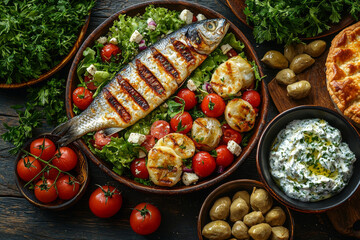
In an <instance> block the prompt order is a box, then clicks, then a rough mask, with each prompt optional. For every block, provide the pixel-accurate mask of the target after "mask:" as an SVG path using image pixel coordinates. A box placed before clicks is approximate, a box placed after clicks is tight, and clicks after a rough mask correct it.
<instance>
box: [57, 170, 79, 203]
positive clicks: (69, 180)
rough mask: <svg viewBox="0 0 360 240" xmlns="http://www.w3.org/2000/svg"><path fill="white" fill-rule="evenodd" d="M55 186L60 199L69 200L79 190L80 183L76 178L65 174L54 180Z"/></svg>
mask: <svg viewBox="0 0 360 240" xmlns="http://www.w3.org/2000/svg"><path fill="white" fill-rule="evenodd" d="M56 188H57V190H58V194H59V198H60V199H62V200H69V199H72V198H73V197H75V195H76V194H77V193H78V192H79V189H80V184H79V182H78V181H77V180H76V178H74V177H70V176H68V175H65V176H62V177H61V178H59V179H58V180H57V181H56Z"/></svg>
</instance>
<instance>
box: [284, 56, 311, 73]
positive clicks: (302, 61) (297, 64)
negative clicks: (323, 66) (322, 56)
mask: <svg viewBox="0 0 360 240" xmlns="http://www.w3.org/2000/svg"><path fill="white" fill-rule="evenodd" d="M314 63H315V59H313V58H312V57H310V56H309V55H308V54H305V53H303V54H300V55H297V56H296V57H294V59H293V60H292V61H291V63H290V69H291V70H293V71H294V73H296V74H298V73H301V72H302V71H304V70H305V69H307V68H308V67H310V66H311V65H313V64H314Z"/></svg>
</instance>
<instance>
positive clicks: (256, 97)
mask: <svg viewBox="0 0 360 240" xmlns="http://www.w3.org/2000/svg"><path fill="white" fill-rule="evenodd" d="M241 98H242V99H244V100H245V101H247V102H248V103H250V104H251V106H253V108H257V107H258V106H260V102H261V97H260V94H259V93H258V92H257V91H255V90H248V91H246V92H244V93H243V95H242V97H241Z"/></svg>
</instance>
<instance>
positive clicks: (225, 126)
mask: <svg viewBox="0 0 360 240" xmlns="http://www.w3.org/2000/svg"><path fill="white" fill-rule="evenodd" d="M226 129H232V128H231V127H230V125H229V124H227V123H225V124H224V125H222V126H221V130H222V131H223V132H225V130H226Z"/></svg>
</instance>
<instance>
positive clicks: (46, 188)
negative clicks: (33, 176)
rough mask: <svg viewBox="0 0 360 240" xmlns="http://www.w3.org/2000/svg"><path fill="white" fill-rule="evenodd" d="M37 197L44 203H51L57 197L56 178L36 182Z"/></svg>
mask: <svg viewBox="0 0 360 240" xmlns="http://www.w3.org/2000/svg"><path fill="white" fill-rule="evenodd" d="M34 193H35V197H36V199H37V200H39V201H40V202H43V203H50V202H52V201H54V200H55V199H56V198H57V196H58V195H57V193H56V189H55V184H54V180H51V179H44V180H40V181H38V182H37V183H36V184H35V190H34Z"/></svg>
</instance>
